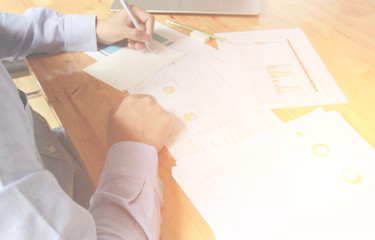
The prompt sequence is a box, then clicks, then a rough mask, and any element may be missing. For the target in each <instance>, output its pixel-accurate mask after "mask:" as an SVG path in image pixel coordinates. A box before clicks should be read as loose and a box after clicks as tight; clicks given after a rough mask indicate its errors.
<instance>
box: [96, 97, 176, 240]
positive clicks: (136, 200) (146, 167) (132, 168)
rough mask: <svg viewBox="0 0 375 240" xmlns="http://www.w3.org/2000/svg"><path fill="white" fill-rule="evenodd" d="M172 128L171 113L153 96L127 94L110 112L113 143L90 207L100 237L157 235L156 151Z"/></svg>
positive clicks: (159, 189) (159, 192) (159, 199)
mask: <svg viewBox="0 0 375 240" xmlns="http://www.w3.org/2000/svg"><path fill="white" fill-rule="evenodd" d="M170 127H171V117H170V116H169V114H168V113H167V112H165V111H164V110H163V109H162V108H161V107H160V106H159V105H157V104H156V103H155V102H154V100H153V98H152V97H150V96H144V95H134V96H128V97H126V98H124V100H123V101H122V102H121V104H120V105H119V106H118V107H117V108H115V109H113V110H112V111H111V113H110V117H109V123H108V144H109V145H110V146H111V147H110V150H109V153H108V156H107V159H106V163H105V167H104V169H103V172H102V175H101V178H100V182H99V186H98V189H97V191H96V193H95V194H94V196H93V198H92V199H91V206H90V209H89V211H90V212H91V213H92V215H93V216H94V219H95V222H96V223H97V224H99V226H97V234H98V238H101V237H103V238H110V239H116V237H117V238H119V239H120V236H125V237H127V238H128V239H158V238H159V235H160V226H161V223H162V219H161V215H160V209H161V207H162V205H163V197H162V186H161V182H160V180H159V178H158V172H157V166H158V159H157V158H158V156H157V152H158V151H159V150H160V149H161V148H162V147H163V146H164V144H165V142H166V140H167V137H168V135H169V131H170ZM119 222H120V223H121V224H117V223H119Z"/></svg>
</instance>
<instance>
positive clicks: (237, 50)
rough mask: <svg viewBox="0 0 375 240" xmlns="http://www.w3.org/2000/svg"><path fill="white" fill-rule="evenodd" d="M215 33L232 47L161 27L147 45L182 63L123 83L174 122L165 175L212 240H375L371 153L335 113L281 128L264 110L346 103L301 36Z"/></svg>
mask: <svg viewBox="0 0 375 240" xmlns="http://www.w3.org/2000/svg"><path fill="white" fill-rule="evenodd" d="M220 36H221V37H224V38H226V39H228V40H230V42H231V44H224V43H218V45H219V49H220V51H216V50H214V49H213V48H211V47H209V46H206V45H201V44H198V43H196V42H195V41H191V40H190V39H189V38H188V37H186V36H185V35H183V34H181V33H178V32H176V31H173V30H171V29H169V28H167V27H165V26H163V25H161V24H159V23H157V24H156V25H155V34H154V38H153V39H154V41H157V42H158V43H157V44H156V45H157V46H159V45H160V44H161V45H162V46H161V48H160V49H163V51H164V50H165V51H166V53H167V52H168V54H167V56H168V57H167V58H166V59H167V60H166V62H167V63H170V62H171V60H170V59H169V57H171V56H180V54H183V55H184V58H181V59H180V60H178V61H172V62H173V64H170V65H169V66H168V67H165V68H162V69H159V68H158V69H157V71H153V72H152V74H151V75H148V76H143V77H142V80H141V81H140V82H138V83H136V82H131V84H129V85H126V89H127V90H128V91H129V93H131V94H137V93H141V94H150V95H153V96H154V97H155V98H156V99H157V101H158V103H159V104H160V105H162V106H163V108H164V109H166V110H167V111H169V112H171V114H173V115H174V116H175V117H176V119H177V122H178V123H179V124H177V125H176V126H177V128H176V129H175V132H174V136H173V137H172V138H171V140H170V142H168V144H167V147H168V150H169V151H170V152H171V153H172V155H173V156H174V158H175V159H176V161H177V166H176V167H175V168H174V169H173V170H172V172H173V176H174V178H175V179H176V180H177V182H178V183H179V184H180V186H181V187H182V189H183V190H184V191H185V192H186V194H187V196H188V197H189V198H190V199H191V200H192V202H193V203H194V205H195V206H196V207H197V209H198V210H199V211H200V212H201V214H202V215H203V217H204V218H205V219H206V221H207V222H208V223H209V224H210V226H211V227H212V229H213V231H214V233H215V236H216V237H217V238H218V239H267V240H268V239H304V240H305V239H314V240H315V239H330V240H331V239H368V236H372V235H374V233H375V230H372V229H373V228H372V226H373V225H374V224H375V207H373V205H374V204H373V203H374V202H375V191H374V188H375V177H374V176H375V162H374V161H373V159H375V150H374V149H373V148H372V147H371V146H370V145H368V144H367V143H366V141H364V140H363V139H362V138H361V137H360V136H359V135H358V134H357V133H356V132H355V131H354V130H353V129H352V128H351V127H350V125H349V124H348V123H346V121H345V120H344V119H343V118H342V117H341V116H340V115H339V114H338V113H336V112H328V113H326V112H324V111H323V110H322V109H318V110H315V111H314V112H312V113H310V114H308V115H306V116H304V117H301V118H299V119H297V120H294V121H292V122H290V123H287V124H284V123H282V122H281V121H280V120H279V119H278V118H277V117H276V116H275V114H273V113H272V111H271V110H270V109H272V108H283V107H296V106H308V105H322V104H334V103H345V102H347V100H346V98H345V96H344V95H343V94H342V92H341V90H340V89H339V87H338V86H337V84H336V82H335V80H334V79H333V78H332V76H331V75H330V73H329V72H328V70H327V69H326V67H325V66H324V64H323V62H322V61H321V59H320V58H319V56H318V54H317V53H316V52H315V50H314V48H313V47H312V45H311V44H310V42H309V41H308V39H307V38H306V36H305V35H304V33H303V32H302V30H301V29H282V30H268V31H251V32H238V33H225V34H220ZM120 51H121V50H120ZM115 54H116V53H115ZM115 54H113V55H114V56H115V57H116V55H115ZM121 55H122V56H121V57H122V58H127V61H132V57H131V56H130V55H129V56H127V55H126V54H121ZM143 57H145V56H143V55H142V56H141V57H140V59H141V60H140V62H141V63H140V66H142V61H143V60H142V58H143ZM109 58H113V59H114V57H112V55H111V56H110V57H109ZM107 61H110V60H104V61H101V63H105V62H107ZM101 63H98V66H99V67H100V65H101ZM115 64H121V63H120V62H118V61H115V62H112V63H111V65H115ZM121 67H122V66H121ZM121 67H120V68H119V69H121ZM90 68H91V69H94V70H95V71H96V70H100V68H98V67H97V66H95V65H93V66H92V67H90ZM117 68H118V66H117ZM138 70H139V69H138ZM100 71H101V70H100ZM124 74H125V73H124ZM104 75H109V73H105V74H104ZM116 75H118V76H119V77H120V78H121V77H122V76H123V75H122V74H116ZM131 75H136V74H131ZM130 77H131V76H130ZM119 81H120V82H121V79H120V80H119ZM107 83H109V84H111V85H112V86H114V87H117V88H118V89H120V90H123V89H122V87H119V86H118V85H116V84H113V83H111V82H110V81H107ZM370 234H372V235H370Z"/></svg>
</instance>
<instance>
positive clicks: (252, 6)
mask: <svg viewBox="0 0 375 240" xmlns="http://www.w3.org/2000/svg"><path fill="white" fill-rule="evenodd" d="M260 1H261V0H128V3H129V4H134V5H137V6H139V7H141V8H143V9H145V10H147V11H148V12H150V13H187V14H233V15H258V14H259V13H260ZM121 8H122V6H121V4H120V2H119V0H114V2H113V4H112V6H111V10H112V11H118V10H119V9H121Z"/></svg>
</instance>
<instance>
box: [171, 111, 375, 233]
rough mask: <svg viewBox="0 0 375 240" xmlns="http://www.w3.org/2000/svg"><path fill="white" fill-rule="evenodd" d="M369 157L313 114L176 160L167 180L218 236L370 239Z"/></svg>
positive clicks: (336, 119) (334, 117) (334, 121)
mask: <svg viewBox="0 0 375 240" xmlns="http://www.w3.org/2000/svg"><path fill="white" fill-rule="evenodd" d="M374 159H375V150H374V149H373V148H372V147H371V146H370V145H369V144H367V142H366V141H364V140H363V139H362V138H361V137H360V136H359V135H358V134H357V133H356V132H355V131H354V130H353V129H352V128H351V127H350V125H349V124H348V123H347V122H346V121H345V120H344V119H343V118H342V117H341V116H340V115H339V114H338V113H336V112H328V113H325V112H324V111H322V110H321V109H319V110H316V111H315V112H313V113H310V114H308V115H306V116H304V117H302V118H300V119H298V120H294V121H293V122H291V123H288V124H286V125H284V126H281V127H279V128H277V129H273V130H272V131H269V132H267V133H265V134H262V135H259V136H257V137H255V138H253V139H250V140H247V141H244V142H241V143H239V144H236V145H232V146H230V147H228V148H221V149H219V150H216V151H210V152H206V153H204V154H200V155H195V156H192V157H188V158H185V159H182V160H181V161H180V162H179V163H178V166H177V167H176V168H174V169H173V176H174V177H175V179H176V180H177V181H178V183H179V184H180V186H181V187H182V188H183V190H184V191H185V192H186V194H187V195H188V196H189V198H190V199H191V200H192V202H193V203H194V204H195V206H196V207H197V209H198V210H199V211H200V213H201V214H202V215H203V216H204V218H205V219H206V221H207V222H208V223H209V224H210V226H211V227H212V229H213V231H214V233H215V236H216V237H217V239H267V240H268V239H314V240H315V239H330V240H334V239H369V236H373V235H374V234H375V230H374V228H373V226H374V224H375V206H374V204H373V203H374V202H375V191H374V190H375V161H374ZM197 186H199V187H197Z"/></svg>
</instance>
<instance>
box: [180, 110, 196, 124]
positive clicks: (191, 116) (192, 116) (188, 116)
mask: <svg viewBox="0 0 375 240" xmlns="http://www.w3.org/2000/svg"><path fill="white" fill-rule="evenodd" d="M182 118H183V119H184V120H185V121H187V122H192V121H194V120H196V119H197V118H198V116H197V115H196V114H195V113H191V112H190V113H185V114H184V115H183V116H182Z"/></svg>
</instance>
